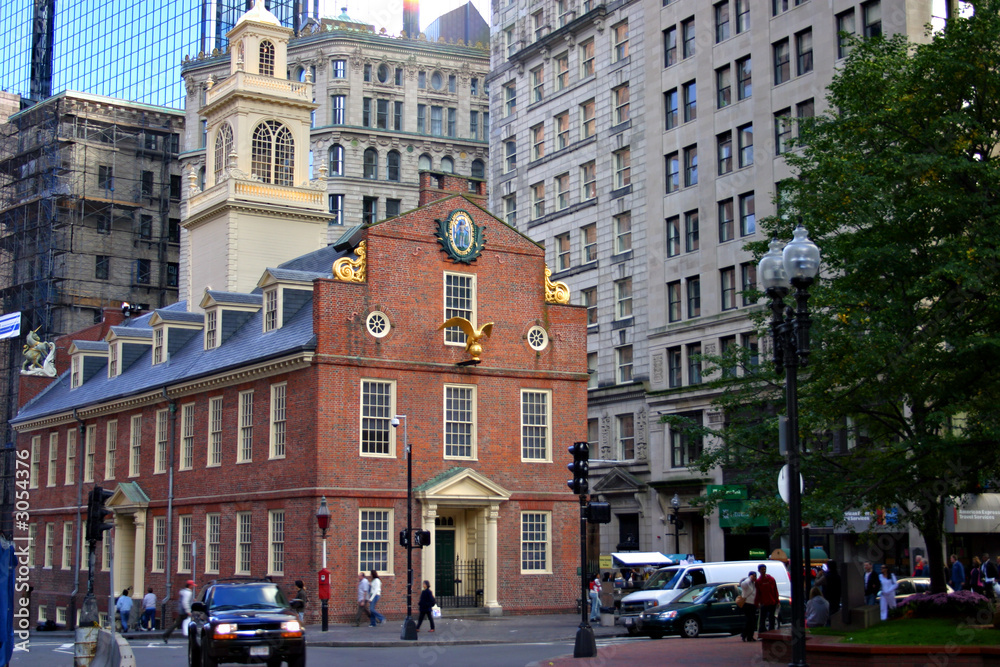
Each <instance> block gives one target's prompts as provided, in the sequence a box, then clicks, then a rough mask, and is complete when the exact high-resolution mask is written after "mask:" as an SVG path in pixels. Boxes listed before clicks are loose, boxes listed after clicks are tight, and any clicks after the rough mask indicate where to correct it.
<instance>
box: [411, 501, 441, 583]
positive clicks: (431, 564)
mask: <svg viewBox="0 0 1000 667" xmlns="http://www.w3.org/2000/svg"><path fill="white" fill-rule="evenodd" d="M420 508H421V512H420V527H421V528H422V529H423V530H426V531H429V532H430V534H431V543H430V546H426V547H424V548H423V550H422V553H421V554H420V577H419V578H418V580H417V581H415V582H413V585H414V586H415V587H416V589H417V590H422V586H423V581H424V580H425V579H426V580H427V581H429V582H431V590H432V591H436V590H437V556H436V554H437V551H436V549H437V536H436V535H435V534H434V520H435V519H436V518H437V504H436V503H429V502H427V501H426V500H421V501H420Z"/></svg>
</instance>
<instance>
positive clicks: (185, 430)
mask: <svg viewBox="0 0 1000 667" xmlns="http://www.w3.org/2000/svg"><path fill="white" fill-rule="evenodd" d="M192 468H194V403H187V404H186V405H182V406H181V463H180V466H179V469H180V470H191V469H192Z"/></svg>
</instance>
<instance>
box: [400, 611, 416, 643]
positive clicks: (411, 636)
mask: <svg viewBox="0 0 1000 667" xmlns="http://www.w3.org/2000/svg"><path fill="white" fill-rule="evenodd" d="M399 638H400V639H403V640H405V641H417V624H416V623H414V622H413V617H412V616H407V617H406V619H405V620H404V621H403V631H402V632H401V633H400V634H399Z"/></svg>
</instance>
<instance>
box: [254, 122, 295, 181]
mask: <svg viewBox="0 0 1000 667" xmlns="http://www.w3.org/2000/svg"><path fill="white" fill-rule="evenodd" d="M250 173H251V174H253V175H254V176H256V177H257V178H259V179H260V180H261V181H263V182H264V183H274V184H276V185H294V176H295V144H294V141H293V139H292V133H291V131H289V129H288V128H287V127H285V126H284V125H282V124H281V123H279V122H278V121H276V120H265V121H264V122H263V123H261V124H260V125H258V126H257V127H255V128H254V130H253V141H252V142H251V158H250Z"/></svg>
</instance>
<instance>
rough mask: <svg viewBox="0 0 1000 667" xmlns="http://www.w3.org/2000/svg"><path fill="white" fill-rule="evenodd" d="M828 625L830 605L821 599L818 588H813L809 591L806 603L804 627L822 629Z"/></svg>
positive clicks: (821, 594)
mask: <svg viewBox="0 0 1000 667" xmlns="http://www.w3.org/2000/svg"><path fill="white" fill-rule="evenodd" d="M829 624H830V603H829V602H828V601H827V600H826V598H825V597H823V591H822V590H821V589H820V587H819V586H813V589H812V590H811V591H809V602H807V603H806V627H807V628H822V627H823V626H826V625H829Z"/></svg>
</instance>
